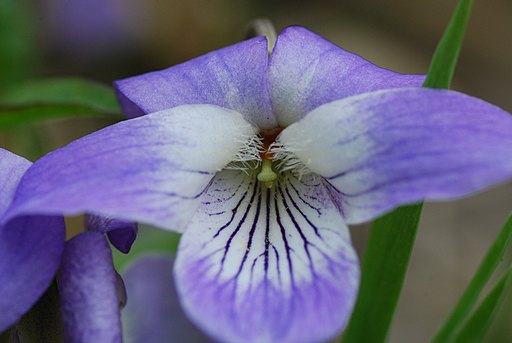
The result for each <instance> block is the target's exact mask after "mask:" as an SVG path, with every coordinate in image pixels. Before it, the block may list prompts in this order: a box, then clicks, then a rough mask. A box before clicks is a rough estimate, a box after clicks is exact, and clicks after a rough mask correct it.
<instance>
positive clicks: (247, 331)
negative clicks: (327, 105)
mask: <svg viewBox="0 0 512 343" xmlns="http://www.w3.org/2000/svg"><path fill="white" fill-rule="evenodd" d="M175 278H176V286H177V289H178V294H179V295H180V297H181V300H182V304H183V306H184V309H185V311H186V312H187V313H188V314H189V316H190V318H191V319H192V320H193V321H194V322H195V323H196V324H197V325H199V327H200V328H202V329H203V330H204V331H205V332H207V333H208V334H209V335H211V336H212V337H215V338H216V339H218V340H220V341H228V342H321V341H325V340H327V339H329V338H333V337H334V336H336V335H337V334H339V333H340V331H341V330H342V329H343V327H344V326H345V325H346V322H347V320H348V318H349V315H350V312H351V309H352V306H353V304H354V300H355V297H356V293H357V287H358V281H359V266H358V262H357V257H356V254H355V252H354V250H353V248H352V245H351V242H350V237H349V232H348V229H347V226H346V225H345V224H344V222H343V219H342V217H341V216H340V214H339V212H338V211H337V209H336V207H335V206H334V204H333V203H332V201H331V199H330V197H329V194H328V193H327V190H326V188H325V187H324V185H323V184H322V182H321V178H315V177H309V178H303V179H302V180H298V179H296V178H295V177H294V176H293V175H289V174H287V175H283V176H282V178H281V179H279V181H278V183H277V184H276V185H275V186H274V187H273V188H272V189H266V188H262V187H261V184H260V183H258V182H257V181H255V178H254V177H250V176H247V175H245V174H244V173H242V172H236V171H223V172H221V173H219V174H218V175H217V176H216V177H215V179H214V182H213V184H212V185H211V187H210V188H209V191H208V193H207V194H206V196H205V198H204V199H203V204H202V206H201V207H200V208H199V209H198V211H197V212H196V214H195V216H194V219H193V221H192V223H191V225H190V226H189V228H188V229H187V231H185V233H184V234H183V236H182V239H181V241H180V245H179V248H178V254H177V260H176V269H175Z"/></svg>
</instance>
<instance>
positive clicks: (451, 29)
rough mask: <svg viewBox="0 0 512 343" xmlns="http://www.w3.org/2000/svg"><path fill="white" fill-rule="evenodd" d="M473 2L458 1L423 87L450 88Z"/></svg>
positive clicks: (471, 0)
mask: <svg viewBox="0 0 512 343" xmlns="http://www.w3.org/2000/svg"><path fill="white" fill-rule="evenodd" d="M472 6H473V0H460V1H459V2H458V4H457V7H456V8H455V12H454V13H453V16H452V18H451V20H450V23H449V24H448V27H447V28H446V31H445V33H444V35H443V37H442V38H441V40H440V41H439V44H438V45H437V48H436V51H435V53H434V57H433V58H432V62H431V64H430V68H429V69H428V73H427V79H426V80H425V83H424V84H423V87H429V88H450V84H451V82H452V77H453V73H454V72H455V66H456V65H457V60H458V59H459V54H460V50H461V48H462V41H463V40H464V34H465V33H466V27H467V25H468V21H469V15H470V13H471V7H472Z"/></svg>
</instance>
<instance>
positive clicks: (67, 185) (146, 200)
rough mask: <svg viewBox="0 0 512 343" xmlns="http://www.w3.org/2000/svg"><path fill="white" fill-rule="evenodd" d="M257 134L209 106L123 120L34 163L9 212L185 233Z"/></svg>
mask: <svg viewBox="0 0 512 343" xmlns="http://www.w3.org/2000/svg"><path fill="white" fill-rule="evenodd" d="M255 132H256V129H255V128H254V127H253V126H251V125H250V124H249V123H247V122H246V121H245V120H244V119H243V117H242V116H241V115H240V114H239V113H237V112H234V111H231V110H227V109H223V108H220V107H217V106H211V105H186V106H180V107H176V108H173V109H170V110H165V111H162V112H158V113H154V114H150V115H147V116H143V117H140V118H135V119H132V120H128V121H124V122H121V123H118V124H116V125H113V126H110V127H108V128H105V129H103V130H100V131H98V132H95V133H93V134H91V135H89V136H86V137H84V138H82V139H79V140H77V141H75V142H73V143H71V144H69V145H68V146H66V147H64V148H62V149H59V150H57V151H54V152H52V153H50V154H48V155H47V156H45V157H43V158H41V159H40V160H39V161H37V162H36V163H34V165H33V166H32V167H31V168H30V169H29V170H28V171H27V173H26V174H25V176H24V177H23V179H22V181H21V182H20V185H19V188H18V191H17V194H16V197H15V199H14V201H13V204H12V206H11V208H10V209H9V210H8V213H7V214H6V216H7V217H8V218H12V217H14V216H18V215H23V214H48V215H51V214H65V215H76V214H80V213H84V212H85V213H91V214H95V215H100V216H104V217H109V218H116V219H118V220H123V221H128V222H142V223H148V224H153V225H156V226H159V227H162V228H166V229H170V230H176V231H181V230H183V229H184V227H185V226H186V224H187V223H188V221H189V219H190V217H191V215H192V213H193V212H194V211H195V209H196V206H197V205H198V201H199V200H198V199H199V197H200V196H201V195H202V194H203V193H204V192H205V190H206V188H207V187H208V184H209V182H210V180H211V178H212V177H213V175H214V174H215V172H217V171H218V170H220V169H222V168H223V167H224V166H225V165H226V164H227V163H229V162H230V161H231V160H232V159H233V157H234V156H235V154H236V153H237V152H238V151H239V150H240V148H241V147H242V146H243V145H244V144H246V140H247V139H248V138H249V137H251V135H253V134H255Z"/></svg>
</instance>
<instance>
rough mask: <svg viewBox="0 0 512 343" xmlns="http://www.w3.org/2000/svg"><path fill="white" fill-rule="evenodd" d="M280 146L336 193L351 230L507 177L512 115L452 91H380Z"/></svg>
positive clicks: (316, 118) (312, 119)
mask: <svg viewBox="0 0 512 343" xmlns="http://www.w3.org/2000/svg"><path fill="white" fill-rule="evenodd" d="M279 140H280V141H281V142H282V143H283V145H284V146H285V147H286V146H289V147H290V148H292V150H293V151H294V154H295V155H296V156H297V157H298V158H299V159H300V160H301V161H302V162H303V163H304V164H306V165H307V167H308V168H309V169H310V170H311V171H313V172H315V173H318V174H320V175H322V176H324V177H325V178H326V180H327V181H328V182H329V183H330V184H331V185H332V186H333V187H332V193H333V197H334V198H336V199H338V201H339V203H338V205H339V207H340V208H341V210H342V212H343V214H344V216H345V218H346V220H347V221H348V222H349V223H360V222H363V221H366V220H370V219H373V218H375V217H377V216H379V215H380V214H382V213H384V212H386V211H389V210H391V209H393V208H394V207H396V206H399V205H402V204H407V203H413V202H416V201H420V200H423V199H427V200H429V199H430V200H439V199H447V198H455V197H460V196H463V195H467V194H470V193H472V192H475V191H478V190H481V189H483V188H485V187H488V186H491V185H493V184H496V183H499V182H502V181H505V180H507V179H509V178H510V177H512V149H510V147H511V146H512V116H510V114H508V113H506V112H505V111H503V110H501V109H499V108H497V107H495V106H493V105H491V104H488V103H486V102H484V101H482V100H479V99H476V98H473V97H470V96H467V95H464V94H461V93H457V92H454V91H447V90H433V89H414V88H411V89H395V90H383V91H377V92H373V93H368V94H361V95H358V96H354V97H350V98H347V99H344V100H340V101H335V102H332V103H329V104H327V105H324V106H322V107H319V108H318V109H316V110H314V111H312V112H311V113H309V114H308V115H307V116H306V117H305V118H304V119H302V120H301V121H299V122H297V123H295V124H293V125H292V126H289V127H288V128H286V129H285V130H284V131H283V132H282V135H281V137H280V138H279Z"/></svg>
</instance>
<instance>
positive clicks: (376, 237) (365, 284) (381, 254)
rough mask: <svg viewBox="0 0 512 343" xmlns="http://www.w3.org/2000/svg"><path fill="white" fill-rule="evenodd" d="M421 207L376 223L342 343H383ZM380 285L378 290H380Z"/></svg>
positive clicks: (403, 209) (398, 294)
mask: <svg viewBox="0 0 512 343" xmlns="http://www.w3.org/2000/svg"><path fill="white" fill-rule="evenodd" d="M421 210H422V204H417V205H411V206H404V207H400V208H398V209H397V210H395V211H394V212H392V213H389V214H387V215H385V216H383V217H381V218H379V219H377V220H376V221H375V223H374V224H373V227H372V231H371V233H370V237H369V240H368V248H367V250H366V254H365V257H364V260H363V267H362V270H363V273H362V276H361V286H360V288H359V296H358V300H357V303H356V306H355V309H354V312H353V314H352V318H351V320H350V323H349V326H348V328H347V330H346V331H345V334H344V337H343V342H344V343H348V342H361V343H366V342H368V343H370V342H384V341H385V340H386V336H387V334H388V331H389V327H390V324H391V321H392V319H393V313H394V311H395V308H396V305H397V303H398V298H399V296H400V291H401V289H402V285H403V282H404V278H405V272H406V270H407V266H408V263H409V259H410V256H411V252H412V247H413V245H414V241H415V238H416V231H417V228H418V223H419V219H420V215H421ZM377 286H378V287H377Z"/></svg>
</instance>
